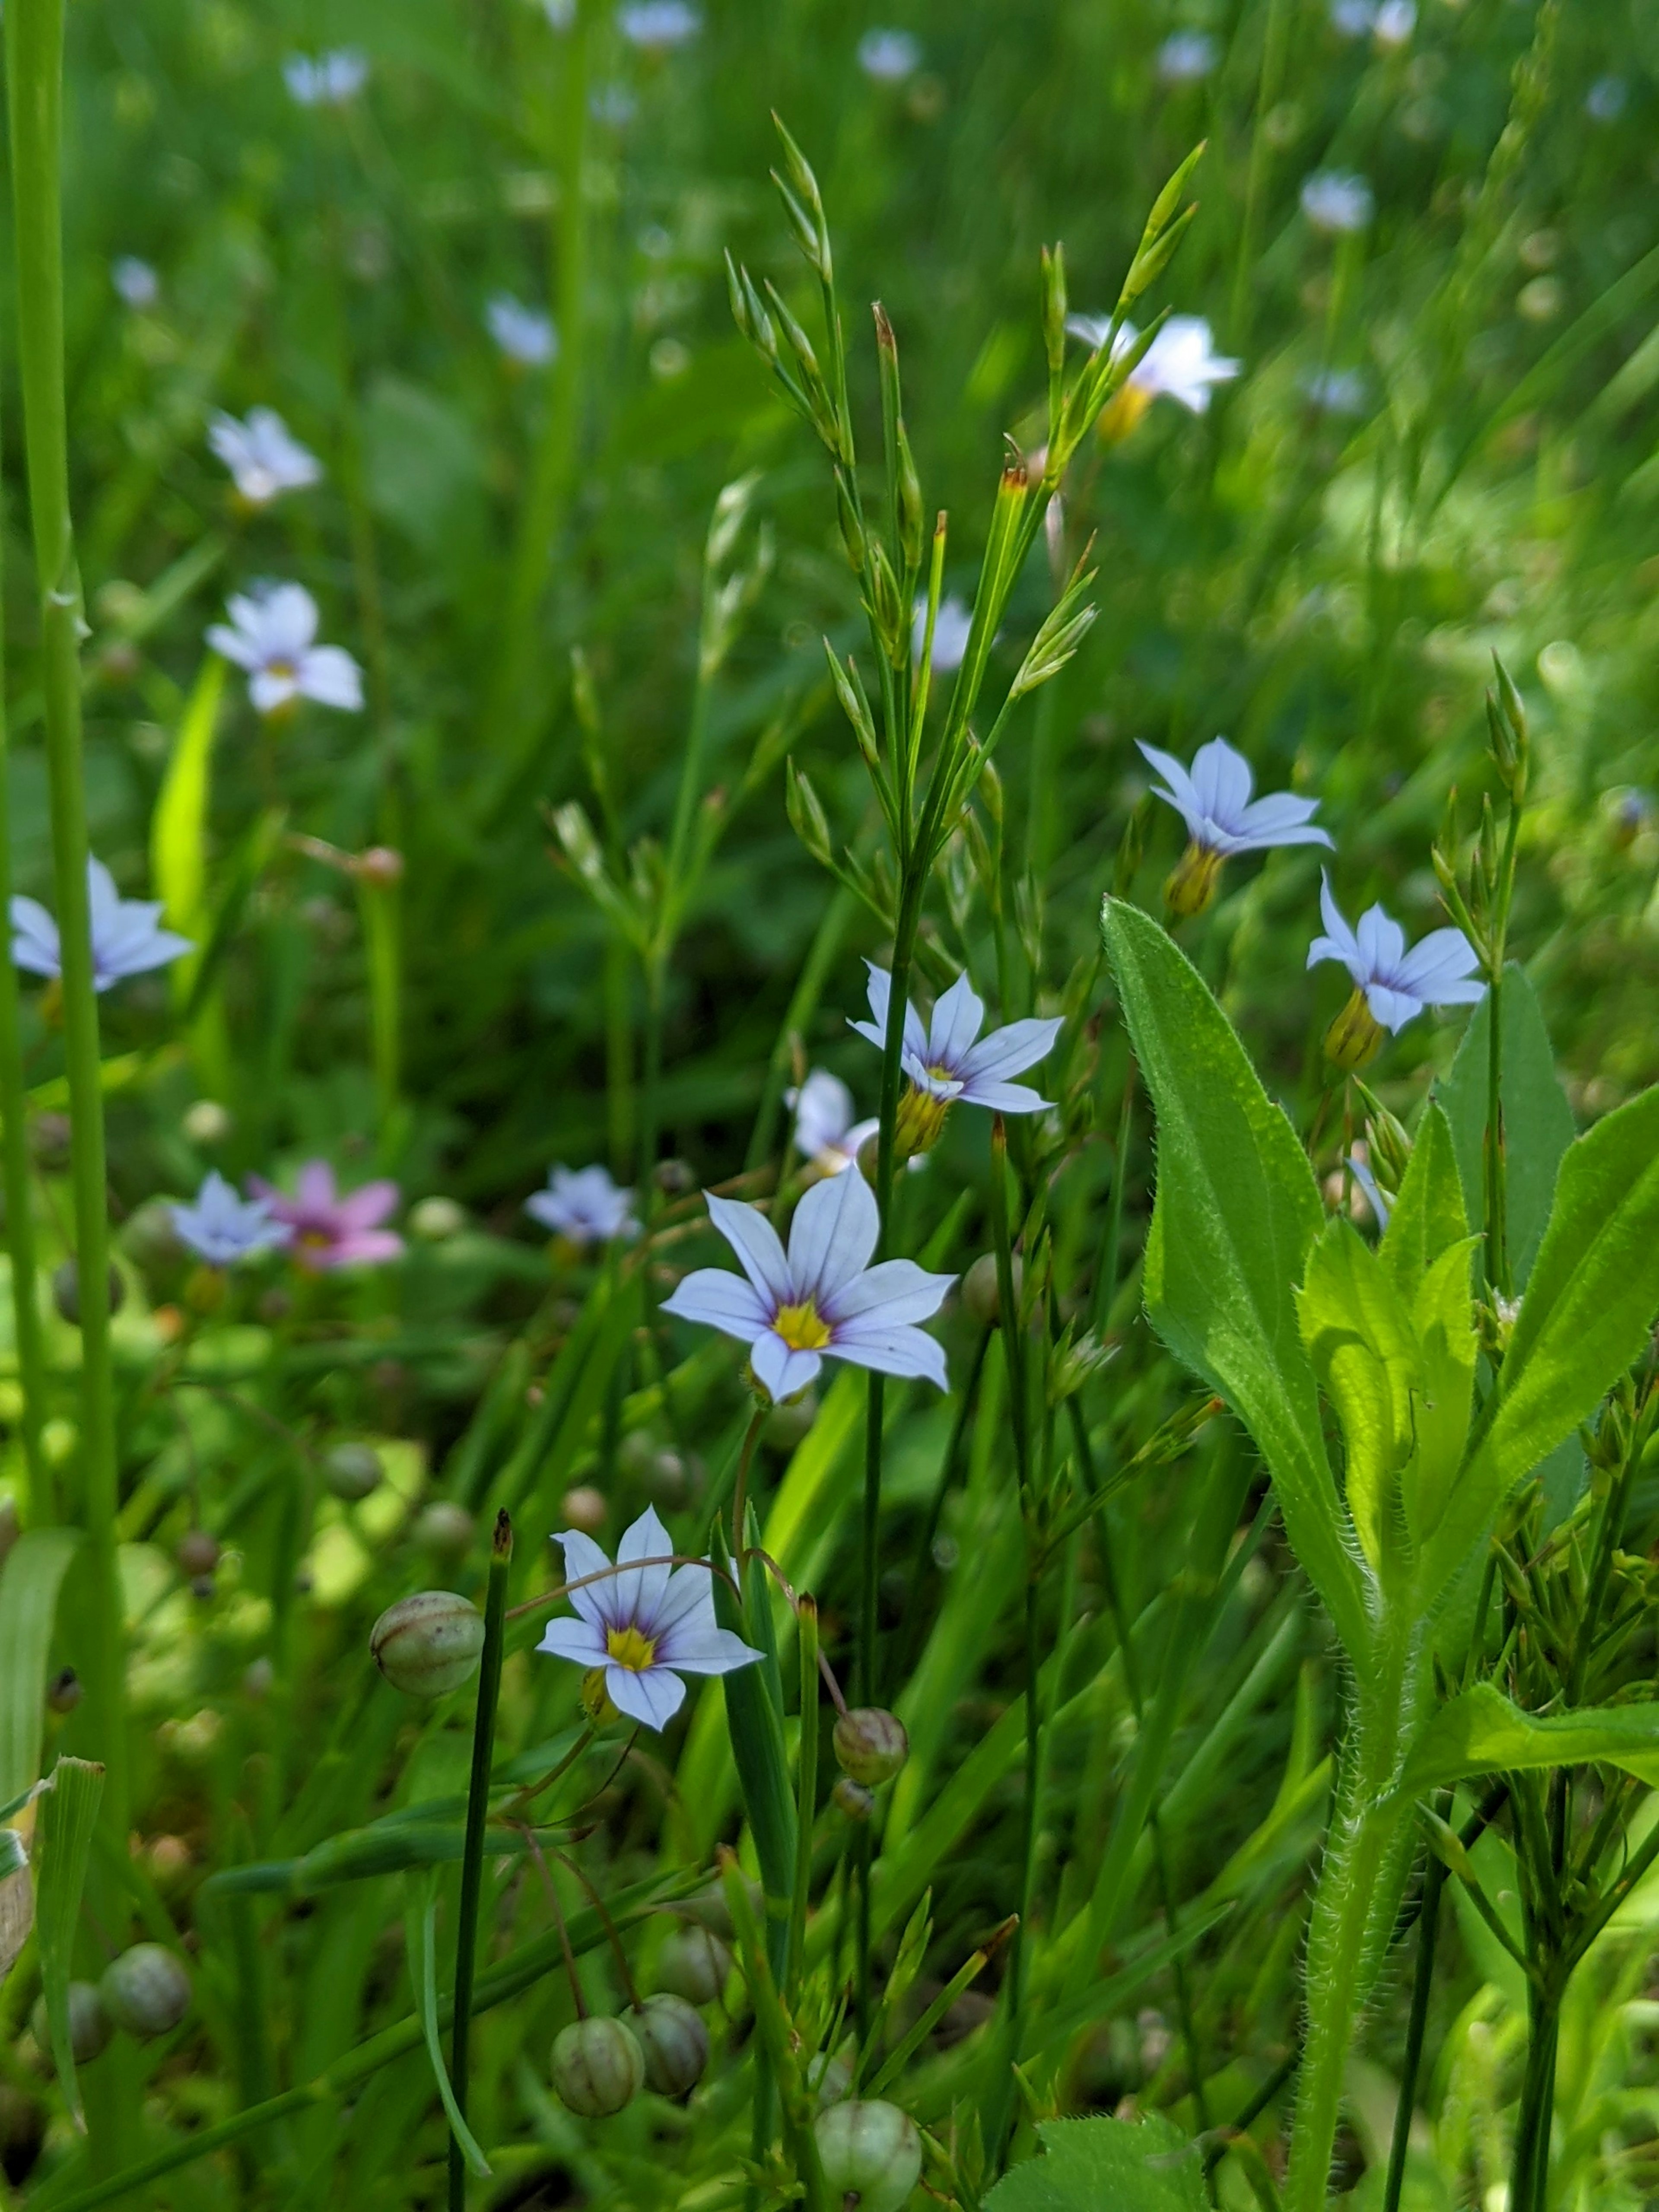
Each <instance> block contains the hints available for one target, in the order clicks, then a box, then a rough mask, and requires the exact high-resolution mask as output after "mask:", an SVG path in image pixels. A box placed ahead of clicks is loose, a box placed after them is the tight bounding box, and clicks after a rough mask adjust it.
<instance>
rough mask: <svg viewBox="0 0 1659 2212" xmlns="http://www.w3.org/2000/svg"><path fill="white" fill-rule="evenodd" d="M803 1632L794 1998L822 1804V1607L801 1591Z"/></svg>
mask: <svg viewBox="0 0 1659 2212" xmlns="http://www.w3.org/2000/svg"><path fill="white" fill-rule="evenodd" d="M795 1618H796V1621H797V1624H798V1626H799V1634H800V1744H799V1754H798V1759H797V1765H796V1780H795V1796H796V1804H795V1886H794V1889H793V1893H791V1896H790V1899H789V1956H788V1961H787V1966H786V1968H785V1972H784V1994H785V1996H786V1998H787V1999H788V2001H789V2002H791V2003H793V2001H794V1998H795V1996H796V1994H797V1993H798V1991H799V1987H800V1979H801V1976H802V1974H803V1973H804V1972H805V1966H806V1895H807V1892H808V1890H809V1889H810V1888H811V1884H812V1828H813V1824H814V1822H815V1821H816V1820H817V1809H818V1695H819V1683H818V1607H817V1599H816V1598H813V1597H810V1596H807V1595H802V1597H801V1598H800V1600H799V1603H798V1605H797V1607H796V1609H795Z"/></svg>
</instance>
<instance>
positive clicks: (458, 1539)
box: [415, 1498, 472, 1559]
mask: <svg viewBox="0 0 1659 2212" xmlns="http://www.w3.org/2000/svg"><path fill="white" fill-rule="evenodd" d="M415 1541H416V1543H417V1544H418V1545H419V1546H420V1547H421V1548H422V1551H427V1552H432V1553H435V1554H436V1555H437V1557H438V1558H439V1559H459V1558H460V1557H461V1556H462V1555H463V1553H465V1550H466V1548H467V1547H468V1545H469V1544H471V1541H472V1516H471V1514H470V1513H469V1512H468V1511H467V1510H466V1508H465V1505H457V1504H456V1503H455V1502H454V1500H453V1498H434V1499H433V1501H432V1503H431V1504H430V1505H428V1506H426V1507H424V1508H422V1512H421V1516H420V1518H419V1520H417V1521H416V1523H415Z"/></svg>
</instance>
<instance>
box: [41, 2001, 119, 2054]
mask: <svg viewBox="0 0 1659 2212" xmlns="http://www.w3.org/2000/svg"><path fill="white" fill-rule="evenodd" d="M29 2026H30V2027H31V2028H32V2029H33V2032H34V2039H35V2041H36V2042H37V2043H38V2044H39V2045H40V2048H41V2050H42V2051H50V2050H51V2049H52V2022H51V2021H50V2020H49V2019H48V2017H47V2015H46V1999H45V1997H39V1998H37V1999H36V2000H35V2006H34V2010H33V2014H32V2015H30V2018H29ZM69 2027H70V2050H71V2051H73V2052H74V2053H75V2063H76V2065H77V2066H85V2065H87V2064H88V2063H90V2062H91V2061H92V2060H93V2059H94V2058H96V2057H97V2056H98V2054H99V2052H100V2051H102V2050H103V2048H104V2047H105V2045H106V2044H107V2043H108V2041H109V2039H110V2038H111V2036H112V2035H113V2033H115V2030H114V2027H113V2026H112V2022H111V2021H110V2016H109V2015H108V2013H107V2012H106V2010H105V2009H104V2000H103V1999H102V1997H100V1996H99V1994H98V1985H97V1984H96V1983H95V1982H71V1983H70V1985H69Z"/></svg>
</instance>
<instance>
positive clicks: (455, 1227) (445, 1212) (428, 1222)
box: [409, 1196, 466, 1244]
mask: <svg viewBox="0 0 1659 2212" xmlns="http://www.w3.org/2000/svg"><path fill="white" fill-rule="evenodd" d="M465 1226H466V1208H465V1206H459V1205H457V1203H456V1201H455V1200H453V1198H443V1197H436V1196H435V1197H432V1198H423V1199H422V1200H421V1202H420V1204H419V1205H418V1206H411V1207H410V1213H409V1233H410V1236H411V1237H419V1238H420V1240H421V1242H422V1243H423V1244H442V1243H445V1242H446V1241H447V1239H448V1238H449V1237H459V1235H460V1233H461V1231H462V1230H463V1229H465Z"/></svg>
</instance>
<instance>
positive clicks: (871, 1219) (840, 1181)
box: [789, 1175, 881, 1304]
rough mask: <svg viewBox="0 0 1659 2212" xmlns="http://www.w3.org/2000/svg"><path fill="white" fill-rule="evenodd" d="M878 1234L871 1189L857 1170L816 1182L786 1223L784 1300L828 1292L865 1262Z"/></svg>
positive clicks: (820, 1296) (819, 1298)
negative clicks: (786, 1284) (786, 1286)
mask: <svg viewBox="0 0 1659 2212" xmlns="http://www.w3.org/2000/svg"><path fill="white" fill-rule="evenodd" d="M880 1234H881V1214H880V1212H879V1210H878V1207H877V1205H876V1194H875V1193H874V1192H873V1191H872V1189H871V1188H870V1186H869V1184H868V1183H867V1182H866V1181H865V1180H864V1177H863V1176H861V1175H852V1176H831V1177H830V1178H829V1180H828V1181H827V1182H815V1183H814V1184H813V1186H812V1188H811V1190H809V1191H808V1192H807V1194H806V1195H805V1197H804V1198H803V1199H802V1200H801V1201H800V1204H799V1206H797V1207H796V1208H795V1218H794V1219H793V1221H792V1222H791V1223H790V1225H789V1291H790V1297H789V1303H790V1304H799V1303H800V1301H802V1300H803V1299H806V1298H810V1299H811V1300H812V1301H813V1302H814V1304H818V1303H820V1302H821V1301H822V1300H823V1299H824V1298H827V1297H833V1296H834V1295H835V1293H836V1291H838V1290H839V1289H840V1288H841V1286H842V1284H843V1283H850V1282H851V1281H852V1279H853V1278H854V1275H856V1274H858V1273H860V1272H861V1271H862V1270H863V1269H864V1268H865V1267H867V1266H868V1264H869V1260H870V1255H871V1254H872V1252H873V1251H874V1250H875V1249H876V1239H877V1238H878V1237H879V1236H880Z"/></svg>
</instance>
